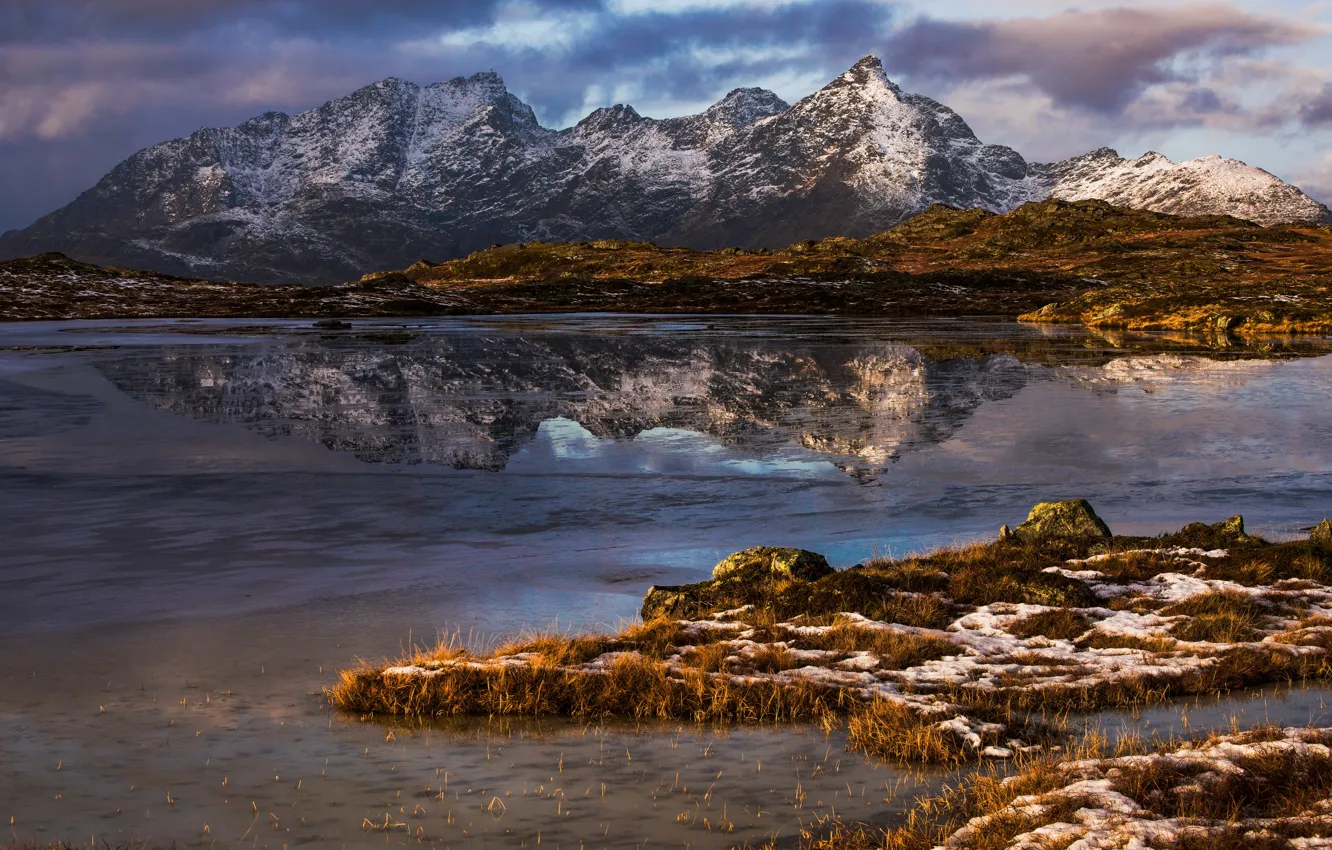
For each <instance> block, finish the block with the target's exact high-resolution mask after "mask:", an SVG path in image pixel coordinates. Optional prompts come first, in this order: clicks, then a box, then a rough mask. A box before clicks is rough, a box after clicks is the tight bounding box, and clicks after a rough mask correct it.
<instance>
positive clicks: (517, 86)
mask: <svg viewBox="0 0 1332 850" xmlns="http://www.w3.org/2000/svg"><path fill="white" fill-rule="evenodd" d="M868 53H875V54H878V55H879V56H880V57H881V58H882V59H883V61H884V65H885V67H886V68H887V69H888V72H889V74H890V75H891V76H892V77H893V78H894V79H896V80H897V81H898V82H899V83H900V84H902V85H903V86H904V87H905V88H907V89H908V90H912V91H918V92H921V93H924V94H928V95H930V96H931V97H934V98H936V99H938V100H940V101H943V102H944V103H946V104H948V105H949V106H952V107H953V108H954V109H956V110H957V111H958V112H960V113H961V114H962V116H963V117H964V118H966V119H967V120H968V121H969V122H970V123H971V125H972V127H973V128H974V129H975V130H976V132H977V134H978V135H980V137H981V138H982V139H984V140H986V141H989V142H998V143H1003V144H1008V145H1012V146H1013V147H1016V148H1017V149H1018V150H1020V151H1021V152H1022V153H1023V154H1024V155H1025V156H1027V158H1028V159H1032V160H1038V161H1043V160H1050V159H1058V158H1063V157H1067V156H1071V155H1074V154H1079V153H1084V152H1086V151H1087V150H1090V149H1092V148H1095V147H1100V146H1102V145H1110V146H1112V147H1115V148H1117V149H1118V150H1119V151H1120V153H1121V154H1124V155H1132V156H1137V155H1139V154H1141V153H1143V152H1144V151H1146V150H1159V151H1161V152H1163V153H1165V154H1167V155H1168V156H1171V157H1173V158H1176V159H1179V158H1188V157H1193V156H1201V155H1205V154H1209V153H1220V154H1223V155H1226V156H1233V157H1238V158H1240V159H1243V160H1246V161H1247V162H1250V163H1251V164H1255V165H1260V166H1262V167H1263V168H1266V169H1267V170H1269V171H1272V172H1274V173H1275V174H1277V175H1279V176H1280V177H1282V178H1285V179H1288V180H1292V181H1295V182H1297V183H1298V184H1300V185H1301V186H1303V187H1304V188H1305V189H1306V190H1307V191H1309V192H1310V193H1311V194H1313V195H1314V196H1315V197H1318V198H1319V199H1320V200H1323V201H1325V202H1332V144H1330V143H1332V0H1318V1H1317V2H1301V0H1261V1H1260V0H1229V1H1228V2H1171V1H1170V0H1161V1H1160V2H1150V3H1148V2H1137V0H1118V2H1099V0H1089V1H1088V2H1083V3H1080V4H1077V5H1070V2H1069V0H1013V2H1008V3H997V2H994V1H993V0H985V1H984V2H983V1H982V0H934V2H929V3H926V2H923V1H921V0H918V1H917V2H911V0H714V2H705V0H373V2H367V0H4V3H3V4H0V231H2V230H5V229H8V228H11V227H22V226H26V225H27V224H29V223H30V222H31V221H32V220H33V219H34V218H36V217H37V216H39V215H41V214H44V213H46V212H49V211H50V210H52V209H54V208H56V207H58V206H60V205H62V204H64V203H66V202H68V201H69V200H71V199H72V198H73V197H74V196H75V195H77V194H78V193H79V192H80V191H82V190H84V189H86V188H88V187H89V186H91V185H92V184H93V183H95V182H96V181H97V179H98V178H99V177H100V176H101V175H102V174H103V173H105V172H106V171H107V170H109V169H110V168H111V167H112V166H113V165H115V164H116V163H117V162H119V161H120V160H121V159H123V158H125V157H126V156H128V155H130V154H132V153H133V152H134V151H135V150H137V149H139V148H141V147H144V146H146V145H149V144H152V143H154V142H158V141H162V140H164V139H168V138H173V137H177V136H182V135H187V134H188V133H190V132H192V131H193V130H195V129H197V128H199V127H201V126H206V125H228V124H235V123H238V122H240V121H242V120H244V119H245V118H247V117H249V116H251V115H254V114H257V113H259V112H263V111H265V110H269V109H280V110H283V111H286V112H295V111H299V110H302V109H308V108H310V107H314V106H317V105H319V104H321V103H323V102H324V101H326V100H329V99H330V98H334V97H338V96H340V95H343V94H346V93H348V92H350V91H352V90H354V89H356V88H358V87H360V86H362V85H365V84H367V83H370V82H373V81H375V80H378V79H382V78H384V77H388V76H398V77H403V78H405V79H409V80H414V81H416V82H419V83H429V82H435V81H438V80H443V79H448V78H450V77H453V76H457V75H460V74H462V75H467V74H471V73H474V72H476V71H480V70H495V71H498V72H500V74H502V75H503V76H504V78H505V80H506V82H507V83H508V86H509V89H510V90H511V91H513V92H514V93H516V94H517V95H518V96H519V97H521V98H523V99H524V100H525V101H527V102H528V103H531V104H532V106H533V107H534V108H535V109H536V112H537V115H538V116H539V117H540V118H541V119H542V121H543V123H545V124H546V125H547V126H552V127H563V126H567V125H569V124H571V123H573V122H575V121H577V120H578V119H579V118H581V117H582V116H583V115H585V114H586V113H587V112H588V111H590V110H592V109H594V108H596V107H598V106H607V105H611V104H613V103H620V102H624V103H632V104H633V105H634V106H635V107H636V108H637V109H638V111H639V112H640V113H642V114H644V115H649V116H653V117H669V116H672V115H680V114H685V113H689V112H694V111H698V110H700V109H702V108H704V107H705V106H707V104H709V103H711V102H713V101H715V100H717V99H719V98H720V97H721V96H722V95H724V94H725V93H726V92H727V91H729V90H730V89H732V88H735V87H737V86H742V85H743V86H750V85H759V86H764V87H766V88H770V89H772V90H774V91H776V92H777V93H778V94H780V95H781V96H782V97H784V98H786V99H787V100H788V101H795V100H796V99H798V98H799V97H801V96H803V95H805V94H808V93H810V92H811V91H814V90H815V89H817V88H819V87H820V86H821V85H823V84H824V83H826V82H827V81H828V80H829V79H831V78H832V77H834V76H836V75H837V74H838V73H840V72H841V71H843V70H845V69H846V68H847V67H849V66H850V65H851V64H853V63H854V62H855V61H856V60H857V59H859V58H860V57H862V56H864V55H865V54H868Z"/></svg>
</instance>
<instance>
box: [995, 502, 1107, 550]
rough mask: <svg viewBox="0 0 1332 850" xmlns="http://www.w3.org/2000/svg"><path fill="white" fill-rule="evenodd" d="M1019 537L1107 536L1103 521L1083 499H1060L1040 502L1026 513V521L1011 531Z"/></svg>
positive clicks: (1041, 538)
mask: <svg viewBox="0 0 1332 850" xmlns="http://www.w3.org/2000/svg"><path fill="white" fill-rule="evenodd" d="M1013 535H1014V536H1016V537H1017V538H1018V539H1019V540H1022V541H1037V540H1044V539H1046V538H1051V537H1104V538H1109V537H1110V527H1109V526H1107V525H1106V524H1105V521H1104V520H1102V519H1101V518H1100V517H1099V516H1097V515H1096V511H1095V510H1093V509H1092V506H1091V503H1090V502H1088V501H1087V500H1086V499H1069V500H1066V501H1062V502H1041V503H1040V504H1038V505H1036V506H1035V507H1033V508H1032V509H1031V512H1030V513H1029V514H1027V520H1026V522H1024V523H1022V524H1021V525H1019V526H1018V527H1017V528H1016V529H1014V531H1013Z"/></svg>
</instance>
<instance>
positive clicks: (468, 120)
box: [0, 55, 1329, 282]
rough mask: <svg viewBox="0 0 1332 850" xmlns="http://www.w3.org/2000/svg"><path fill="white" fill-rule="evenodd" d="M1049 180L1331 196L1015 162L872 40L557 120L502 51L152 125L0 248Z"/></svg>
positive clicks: (1223, 165)
mask: <svg viewBox="0 0 1332 850" xmlns="http://www.w3.org/2000/svg"><path fill="white" fill-rule="evenodd" d="M1048 197H1056V198H1062V199H1067V200H1077V199H1082V198H1101V199H1104V200H1107V201H1110V202H1112V203H1116V204H1121V205H1126V206H1136V207H1144V208H1148V209H1153V210H1158V211H1164V212H1174V213H1185V214H1191V213H1227V214H1232V215H1237V216H1240V217H1244V218H1249V219H1252V220H1255V221H1260V222H1263V223H1277V222H1315V221H1324V220H1327V219H1328V218H1329V214H1328V211H1327V209H1326V208H1325V207H1323V206H1322V205H1321V204H1318V203H1317V202H1316V201H1313V200H1312V199H1310V198H1308V197H1307V196H1306V195H1304V194H1303V193H1302V192H1300V191H1299V190H1298V189H1297V188H1295V187H1293V186H1289V185H1287V184H1285V183H1283V182H1281V181H1280V180H1278V179H1277V178H1275V177H1273V176H1272V175H1270V174H1268V173H1267V172H1265V171H1262V170H1261V169H1257V168H1252V167H1250V166H1247V165H1245V164H1244V163H1241V162H1238V161H1237V160H1227V159H1222V158H1220V157H1204V158H1202V159H1196V160H1190V161H1188V162H1183V163H1178V164H1176V163H1173V162H1171V161H1170V160H1169V159H1167V158H1165V157H1164V156H1161V155H1159V154H1149V155H1145V156H1143V157H1140V158H1139V159H1137V160H1124V159H1122V158H1120V156H1119V154H1118V153H1116V152H1115V151H1113V150H1110V149H1109V148H1102V149H1098V150H1096V151H1092V152H1091V153H1089V154H1085V155H1083V156H1080V157H1075V158H1073V159H1070V160H1066V161H1065V162H1061V163H1054V164H1049V165H1029V164H1028V163H1027V161H1026V160H1025V159H1023V157H1022V156H1021V155H1020V154H1019V153H1018V152H1017V151H1015V150H1012V149H1011V148H1007V147H1004V146H1001V145H991V144H985V143H984V142H983V141H981V140H980V139H978V138H977V137H976V134H975V133H974V132H973V131H972V129H971V127H970V126H968V125H967V123H966V121H964V120H963V119H962V117H961V116H960V115H958V114H957V113H956V112H954V111H953V110H951V109H949V108H948V107H947V106H944V105H943V104H940V103H938V102H936V101H934V100H931V99H930V98H928V97H924V96H922V95H917V94H912V93H908V92H905V91H903V90H902V89H901V88H900V87H899V86H898V85H897V84H895V83H894V82H892V81H891V80H889V79H888V76H887V74H886V73H885V72H884V68H883V63H882V62H880V61H879V59H878V57H876V56H873V55H870V56H866V57H864V58H863V59H861V60H860V61H859V62H857V63H856V64H855V65H853V66H852V67H851V68H849V69H848V70H847V71H846V72H844V73H842V74H840V75H838V76H837V77H835V78H834V79H833V80H831V81H830V82H829V83H828V84H827V85H826V86H824V87H823V88H821V89H819V90H818V91H816V92H814V93H812V94H810V95H808V96H806V97H803V98H801V99H800V100H799V101H798V102H796V103H795V104H794V105H789V104H787V103H786V102H784V101H783V100H782V99H781V98H779V97H778V96H777V95H775V94H773V93H772V92H770V91H766V90H763V89H758V88H739V89H734V90H732V91H731V92H729V93H728V94H727V95H726V96H725V97H724V98H722V99H721V100H719V101H718V102H717V103H715V104H713V105H712V106H710V107H709V108H708V109H706V110H705V111H703V112H701V113H699V114H697V115H688V116H682V117H679V118H667V119H654V118H646V117H644V116H642V115H640V114H639V113H638V112H637V111H636V110H634V108H633V107H632V106H629V105H626V104H620V105H617V106H612V107H607V108H604V109H598V110H596V111H594V112H593V113H592V114H591V115H589V116H587V117H586V118H584V119H583V120H582V121H580V122H578V123H577V124H576V125H575V126H574V127H571V128H568V129H565V130H559V131H557V130H552V129H549V128H546V127H543V126H541V124H540V123H539V122H538V121H537V118H536V114H535V113H534V112H533V110H532V108H531V107H530V106H529V105H528V104H526V103H524V102H523V101H522V100H521V99H519V98H518V97H516V96H515V95H514V94H512V93H511V92H509V91H508V89H507V87H506V86H505V83H504V80H503V78H502V77H501V76H500V75H499V74H497V73H495V72H494V71H485V72H481V73H477V74H473V75H471V76H469V77H461V76H460V77H455V78H453V79H451V80H447V81H444V82H438V83H432V84H430V85H426V86H420V85H417V84H416V83H413V82H410V81H406V80H402V79H399V78H395V77H389V78H387V79H384V80H380V81H378V82H376V83H372V84H370V85H368V86H364V87H362V88H360V89H357V90H356V91H354V92H352V93H350V94H348V95H347V96H345V97H342V98H338V99H335V100H331V101H329V102H328V103H325V104H323V105H322V106H319V107H316V108H314V109H310V110H308V111H305V112H300V113H297V114H295V115H287V114H285V113H282V112H266V113H263V114H262V115H259V116H256V117H255V118H252V119H250V120H248V121H245V122H244V123H242V124H239V125H237V126H235V127H226V128H204V129H201V130H199V131H197V132H195V133H193V134H192V135H190V136H189V137H187V138H183V139H175V140H172V141H168V142H163V143H162V144H159V145H154V146H152V147H150V148H145V149H144V150H142V151H139V152H138V153H136V154H134V155H133V156H131V157H130V158H129V159H127V160H125V161H124V162H122V163H120V164H119V165H117V166H116V167H115V168H114V169H112V171H111V172H110V173H108V174H107V175H106V176H105V177H103V178H102V180H101V181H99V182H98V184H97V185H96V186H94V187H93V188H92V189H90V190H88V191H87V192H85V193H84V194H83V195H81V196H80V197H79V198H78V199H77V200H75V201H74V202H73V203H71V204H69V205H68V206H66V207H64V208H63V209H60V210H57V211H56V212H54V213H52V214H50V215H47V216H44V217H43V218H41V219H39V220H38V221H37V222H35V223H34V224H33V225H32V226H30V227H28V228H26V229H25V230H22V231H16V232H11V233H8V234H5V235H4V236H3V237H0V258H3V257H13V256H23V255H27V254H34V253H38V252H41V251H47V250H61V251H65V252H67V253H69V254H70V255H71V256H74V257H77V258H79V259H81V260H90V261H94V262H100V263H106V264H111V265H119V266H130V267H139V268H150V269H157V270H160V271H164V272H168V273H172V274H180V275H189V276H199V277H223V278H232V279H251V280H261V281H290V280H304V281H309V282H333V281H339V280H347V279H353V278H357V277H360V276H361V275H362V274H363V273H365V272H367V271H373V270H377V269H383V268H395V267H397V268H401V267H403V266H406V265H408V264H409V263H411V262H412V261H414V260H415V259H417V258H419V257H430V258H432V259H434V260H444V259H448V258H450V257H456V256H460V255H462V254H466V253H468V252H470V251H472V250H474V249H477V248H481V247H484V246H486V245H489V244H491V243H494V242H522V241H530V240H547V241H581V240H587V239H599V238H619V239H631V240H640V241H655V242H658V243H661V244H685V245H693V246H696V247H704V248H712V247H725V246H735V247H745V248H747V247H773V246H781V245H785V244H788V243H791V242H795V241H798V240H803V239H818V238H822V237H826V236H832V235H847V236H863V235H866V234H869V233H873V232H878V231H882V230H885V229H887V228H888V227H891V226H892V225H894V224H896V223H898V222H900V221H903V220H904V219H906V218H909V217H911V216H912V215H915V214H916V213H918V212H920V211H921V210H924V209H927V208H928V207H930V206H931V205H934V204H946V205H949V206H953V207H960V208H976V207H980V208H983V209H987V210H992V211H996V212H1001V211H1006V210H1011V209H1013V208H1014V207H1016V206H1018V205H1019V204H1022V203H1024V202H1026V201H1028V200H1034V199H1042V198H1048Z"/></svg>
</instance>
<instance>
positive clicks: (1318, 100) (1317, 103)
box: [1300, 83, 1332, 127]
mask: <svg viewBox="0 0 1332 850" xmlns="http://www.w3.org/2000/svg"><path fill="white" fill-rule="evenodd" d="M1300 120H1301V121H1302V122H1304V124H1305V125H1306V126H1309V127H1320V126H1328V125H1332V83H1327V84H1325V85H1324V86H1323V90H1322V91H1321V92H1319V94H1318V96H1317V97H1315V98H1313V99H1312V100H1310V101H1309V102H1308V103H1306V104H1304V106H1302V107H1300Z"/></svg>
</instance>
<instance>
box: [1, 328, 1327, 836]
mask: <svg viewBox="0 0 1332 850" xmlns="http://www.w3.org/2000/svg"><path fill="white" fill-rule="evenodd" d="M1329 350H1332V345H1329V341H1328V340H1319V339H1307V340H1303V341H1299V342H1293V341H1290V340H1283V341H1278V342H1277V343H1275V344H1272V343H1263V344H1255V345H1249V346H1244V345H1238V344H1237V345H1235V346H1232V347H1229V348H1222V347H1218V345H1217V342H1216V341H1215V340H1212V341H1206V340H1190V339H1176V338H1168V337H1140V338H1134V339H1125V338H1121V337H1116V336H1105V335H1093V334H1088V333H1086V332H1084V331H1081V330H1078V329H1059V328H1049V327H1043V328H1029V327H1024V326H1021V325H1015V324H1011V323H998V322H987V321H949V320H919V321H902V320H849V319H845V318H800V317H781V318H765V317H744V318H728V317H716V316H709V317H705V318H698V319H694V318H689V317H678V316H677V317H661V318H659V317H643V316H569V317H550V316H543V317H514V316H508V317H484V318H453V319H443V320H437V321H435V320H430V321H416V320H413V321H411V322H400V321H399V322H392V321H357V322H354V323H351V326H350V327H348V328H345V329H318V328H312V327H310V326H309V324H308V323H295V322H280V321H243V322H241V321H233V322H222V321H193V322H190V321H178V322H160V321H159V322H82V323H74V322H71V323H29V324H9V325H0V470H3V474H2V475H0V523H3V527H4V528H5V529H6V530H7V533H6V534H5V535H4V547H3V550H0V763H3V764H4V765H5V766H6V769H5V770H4V771H3V772H0V806H7V807H8V811H5V810H0V817H3V816H11V817H13V818H14V826H13V830H14V834H15V835H16V836H18V837H19V838H21V839H22V838H37V837H40V838H66V839H71V840H85V839H86V838H88V837H96V838H97V839H98V840H99V841H100V840H102V839H103V838H105V839H107V840H112V841H114V840H116V839H118V838H126V837H132V836H138V837H141V838H143V839H145V840H148V841H152V842H160V843H170V842H172V841H175V842H177V843H178V844H180V845H182V846H184V845H193V844H196V843H203V844H208V843H219V844H224V845H228V846H229V845H232V844H236V843H239V842H243V843H246V844H253V845H255V846H270V847H279V846H283V845H288V846H290V845H295V844H297V843H300V844H319V845H326V846H330V847H331V846H341V845H346V844H349V843H350V844H361V843H365V844H370V843H374V844H383V843H385V842H386V841H387V842H388V843H405V842H406V841H408V840H412V841H415V840H417V839H419V840H421V841H422V842H423V843H427V844H432V845H434V846H441V847H442V846H472V845H475V846H496V847H500V846H504V847H508V846H513V847H519V846H524V845H525V846H529V847H532V846H536V843H537V839H538V833H542V836H541V841H542V846H547V844H549V846H563V847H569V848H573V847H577V846H580V844H581V845H583V846H587V847H593V846H621V847H622V846H631V845H637V844H642V843H643V842H644V841H647V842H648V843H649V844H650V845H651V846H657V845H667V846H680V847H684V846H694V847H713V846H728V845H729V844H731V843H734V842H737V841H742V840H746V839H748V840H755V841H758V840H763V839H765V838H766V837H767V836H769V835H772V834H776V835H778V836H779V837H783V838H790V837H791V836H793V835H794V834H795V833H796V831H797V829H798V828H799V825H800V824H801V823H809V822H810V821H811V820H812V819H813V818H814V817H815V816H818V815H826V814H829V813H831V812H834V811H835V812H837V813H838V814H841V815H849V816H851V817H854V818H871V819H875V820H877V821H879V822H887V821H888V820H890V819H891V817H892V816H893V814H894V813H895V812H900V811H901V809H902V807H903V806H905V805H906V804H907V803H909V802H910V798H911V796H912V795H913V794H915V793H920V792H922V791H925V790H929V789H937V788H938V787H939V786H940V785H941V784H942V783H944V782H946V781H947V780H948V776H947V775H946V774H945V773H941V772H939V771H926V772H922V771H917V770H911V769H904V768H900V767H894V766H891V765H883V764H877V763H873V762H871V761H869V760H866V759H863V758H861V757H860V756H857V755H853V754H849V753H846V752H843V751H842V744H841V739H840V738H839V736H838V734H837V733H835V734H834V735H832V736H831V737H829V736H825V735H824V734H823V733H822V732H821V731H816V730H774V729H697V728H694V727H690V726H685V727H681V726H678V725H676V726H633V725H626V724H594V725H591V726H589V725H587V724H580V723H571V722H567V721H554V720H552V721H541V722H535V721H534V722H521V723H517V722H516V723H508V724H502V725H497V724H490V723H486V722H485V721H477V722H468V723H457V724H451V725H442V726H426V727H414V726H410V725H402V724H385V723H380V722H373V723H363V722H361V721H360V720H359V719H358V718H354V717H345V716H341V715H338V714H336V713H330V712H327V711H326V710H325V708H324V706H323V704H322V701H321V698H320V690H321V688H322V687H323V686H324V685H327V684H328V683H330V682H331V681H332V679H333V676H334V674H335V671H336V669H337V668H339V667H342V666H346V665H349V664H353V663H356V661H357V659H359V658H367V659H378V658H382V657H384V656H391V655H396V654H397V653H399V652H400V651H401V650H402V649H403V648H404V647H406V646H408V645H410V644H411V643H419V642H422V641H425V642H430V641H433V640H434V639H435V638H436V637H437V636H438V635H440V634H442V633H446V634H454V633H456V634H459V635H461V637H462V638H463V639H466V640H471V641H473V642H475V643H478V644H483V643H485V642H486V641H487V640H493V639H494V638H495V637H497V636H501V635H504V634H511V633H513V632H515V631H518V630H522V629H537V628H550V627H554V628H560V629H583V628H608V627H614V626H615V625H617V624H619V623H621V622H622V621H624V620H625V619H627V618H631V617H633V616H634V614H635V612H636V610H637V606H638V603H639V601H640V600H641V598H642V594H643V592H644V591H645V590H646V589H647V587H648V586H650V585H652V584H673V583H680V582H686V581H695V580H699V579H701V578H703V577H706V575H707V573H708V571H709V570H710V569H711V567H712V565H713V564H714V563H715V562H716V561H717V560H719V559H720V558H721V557H723V556H725V555H726V554H728V553H730V552H732V551H736V550H739V549H743V548H746V547H749V546H754V545H760V544H763V545H792V546H801V547H804V548H809V549H814V550H816V551H819V552H822V553H824V554H825V555H827V556H828V558H829V560H830V561H831V562H832V563H833V564H835V565H838V566H846V565H850V564H853V563H856V562H857V561H860V560H862V559H864V558H866V557H868V556H870V555H872V554H874V553H889V552H891V553H902V552H905V551H910V550H919V549H927V548H932V547H935V546H939V545H944V544H949V543H953V542H958V541H968V540H975V539H982V538H986V537H990V536H993V535H994V534H995V533H996V532H997V530H998V528H999V526H1000V525H1001V524H1003V523H1008V524H1010V525H1012V524H1015V523H1017V522H1020V521H1021V520H1022V519H1023V518H1024V517H1025V515H1026V511H1027V509H1028V508H1029V507H1030V506H1031V505H1032V504H1034V503H1035V502H1038V501H1042V500H1048V499H1057V498H1069V497H1077V496H1085V497H1086V498H1088V499H1090V500H1091V501H1092V503H1093V504H1094V505H1095V506H1096V509H1097V511H1098V512H1099V513H1100V514H1101V515H1102V516H1103V517H1104V518H1105V519H1106V521H1107V522H1108V523H1109V524H1110V526H1111V528H1112V529H1114V530H1115V531H1116V532H1120V533H1156V532H1160V531H1167V530H1173V529H1176V528H1178V527H1180V526H1181V525H1183V524H1184V523H1186V522H1189V521H1193V520H1204V521H1216V520H1219V519H1222V518H1224V517H1227V516H1230V515H1232V514H1235V513H1243V514H1244V516H1245V518H1246V520H1247V521H1248V525H1249V528H1250V530H1251V531H1255V532H1256V533H1259V534H1263V535H1266V536H1269V537H1275V538H1282V537H1289V536H1294V535H1295V534H1298V533H1299V530H1300V529H1301V528H1304V527H1307V526H1310V525H1313V524H1314V523H1315V522H1317V521H1318V520H1320V519H1322V518H1323V516H1324V515H1325V514H1326V512H1327V511H1328V510H1329V506H1332V417H1329V416H1328V412H1329V407H1328V397H1329V388H1332V357H1330V356H1327V355H1325V354H1324V352H1326V351H1329ZM1295 354H1299V355H1305V356H1300V357H1294V356H1291V355H1295ZM1317 699H1322V696H1321V695H1320V696H1318V697H1317ZM1301 710H1303V703H1300V704H1299V706H1297V707H1296V709H1292V712H1293V713H1294V714H1298V713H1299V712H1300V711H1301ZM1311 710H1312V709H1311ZM1152 722H1157V723H1164V721H1160V719H1159V718H1158V720H1156V721H1152ZM1166 726H1169V724H1166ZM677 772H678V774H679V775H678V776H677V775H676V774H677ZM603 791H604V796H603ZM496 800H498V801H499V802H494V801H496ZM885 801H888V802H885ZM205 827H206V829H205ZM640 832H641V833H643V834H642V835H639V834H638V833H640ZM649 839H650V840H649Z"/></svg>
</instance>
